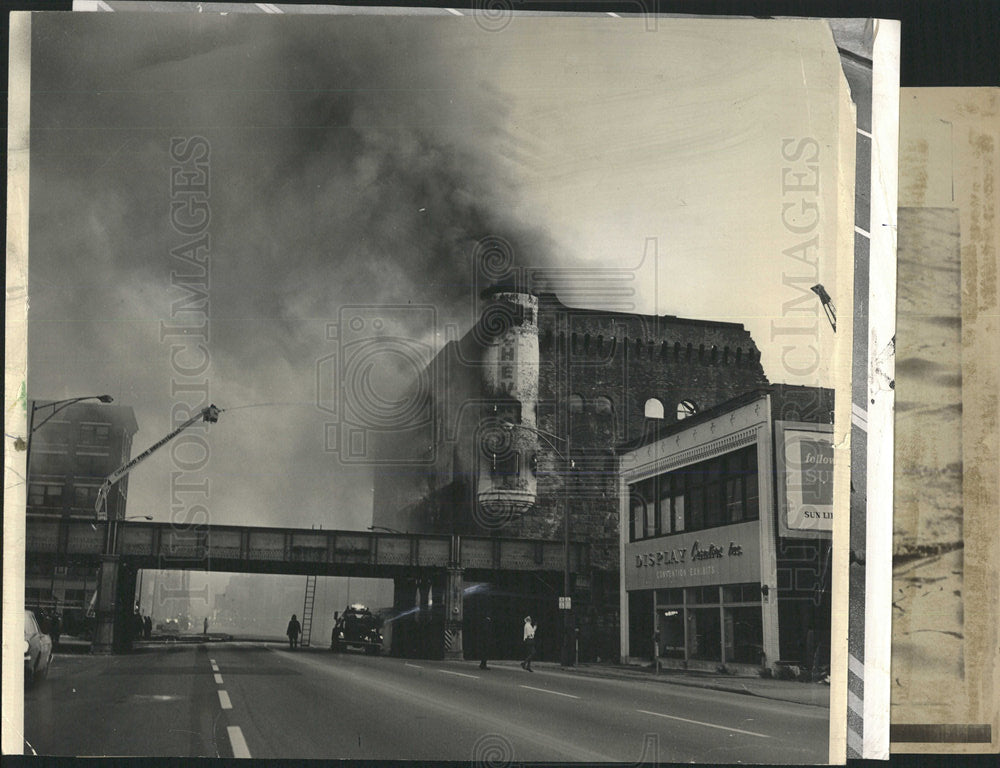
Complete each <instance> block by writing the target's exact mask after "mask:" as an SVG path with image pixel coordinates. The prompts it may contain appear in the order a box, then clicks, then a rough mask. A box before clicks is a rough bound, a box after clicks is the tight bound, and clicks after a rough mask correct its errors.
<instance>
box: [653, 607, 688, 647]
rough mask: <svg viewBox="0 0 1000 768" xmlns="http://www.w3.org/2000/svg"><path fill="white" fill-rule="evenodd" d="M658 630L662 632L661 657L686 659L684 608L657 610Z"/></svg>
mask: <svg viewBox="0 0 1000 768" xmlns="http://www.w3.org/2000/svg"><path fill="white" fill-rule="evenodd" d="M656 618H657V624H658V626H657V628H658V630H659V632H660V656H661V657H662V658H667V659H683V658H684V607H683V606H676V607H670V608H657V611H656Z"/></svg>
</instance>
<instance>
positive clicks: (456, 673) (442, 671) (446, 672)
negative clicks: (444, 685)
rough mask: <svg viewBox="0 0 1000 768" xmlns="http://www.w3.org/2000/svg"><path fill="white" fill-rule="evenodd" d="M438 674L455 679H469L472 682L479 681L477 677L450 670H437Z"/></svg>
mask: <svg viewBox="0 0 1000 768" xmlns="http://www.w3.org/2000/svg"><path fill="white" fill-rule="evenodd" d="M438 672H441V673H442V674H445V675H456V676H457V677H471V678H472V679H473V680H478V679H479V675H467V674H465V673H464V672H452V671H451V670H450V669H439V670H438Z"/></svg>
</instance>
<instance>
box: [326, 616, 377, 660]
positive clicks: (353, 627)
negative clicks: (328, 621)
mask: <svg viewBox="0 0 1000 768" xmlns="http://www.w3.org/2000/svg"><path fill="white" fill-rule="evenodd" d="M333 622H334V623H333V633H332V635H331V637H330V650H332V651H334V652H335V653H341V652H343V651H346V650H348V649H349V648H360V649H362V650H364V652H365V653H367V654H369V655H372V656H375V655H377V654H379V653H381V651H382V631H381V627H380V626H379V620H378V618H377V617H376V616H375V615H374V614H373V613H372V612H371V611H370V610H368V608H367V606H364V605H361V604H360V603H355V604H353V605H349V606H347V608H345V609H344V612H343V613H339V612H337V611H334V614H333Z"/></svg>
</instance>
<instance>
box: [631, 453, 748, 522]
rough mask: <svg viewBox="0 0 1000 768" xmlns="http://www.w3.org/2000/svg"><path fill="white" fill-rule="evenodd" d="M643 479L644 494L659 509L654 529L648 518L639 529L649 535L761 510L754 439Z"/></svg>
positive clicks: (740, 517)
mask: <svg viewBox="0 0 1000 768" xmlns="http://www.w3.org/2000/svg"><path fill="white" fill-rule="evenodd" d="M642 483H643V484H646V485H645V486H644V489H643V491H642V497H643V498H644V499H646V498H655V499H656V500H657V505H656V506H657V513H658V514H657V524H656V528H655V532H654V533H647V531H648V530H649V529H648V525H647V524H646V523H645V518H644V522H643V524H642V527H641V529H640V530H641V531H643V533H644V534H645V536H650V535H657V536H662V535H666V534H670V533H680V532H681V531H685V530H687V531H696V530H699V529H702V528H715V527H717V526H721V525H730V524H732V523H743V522H747V521H750V520H757V519H758V518H759V516H760V499H759V493H758V480H757V446H756V445H751V446H747V447H746V448H742V449H740V450H738V451H733V452H732V453H728V454H726V455H724V456H719V457H716V458H714V459H709V460H707V461H702V462H699V463H697V464H692V465H689V466H687V467H683V468H682V469H678V470H675V471H673V472H668V473H666V474H663V475H659V476H658V477H656V478H650V479H648V480H644V481H642ZM654 483H655V487H654ZM649 494H652V496H650V495H649ZM645 536H644V537H645Z"/></svg>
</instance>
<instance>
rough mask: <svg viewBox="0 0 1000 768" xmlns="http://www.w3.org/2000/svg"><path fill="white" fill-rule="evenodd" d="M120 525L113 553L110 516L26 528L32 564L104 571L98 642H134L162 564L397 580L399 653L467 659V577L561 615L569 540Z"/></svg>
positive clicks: (582, 560) (99, 645)
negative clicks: (144, 586)
mask: <svg viewBox="0 0 1000 768" xmlns="http://www.w3.org/2000/svg"><path fill="white" fill-rule="evenodd" d="M111 524H112V525H113V526H116V527H117V532H115V531H112V536H111V537H110V540H113V541H115V545H114V553H113V554H109V553H107V552H106V549H107V541H108V540H109V536H108V533H109V532H108V531H107V528H106V526H107V525H108V522H107V521H101V522H97V523H94V522H92V521H90V520H86V519H74V518H55V517H43V516H34V515H32V516H29V517H28V518H27V521H26V530H25V556H26V561H27V563H28V565H29V567H32V568H38V569H40V570H41V569H51V568H55V567H58V566H64V565H65V564H66V563H68V562H72V563H73V564H74V565H77V566H80V565H82V566H84V567H90V566H92V567H93V568H95V569H100V584H101V588H100V590H99V593H98V599H97V605H96V611H97V622H98V630H97V636H96V637H95V640H94V649H95V651H97V652H110V651H112V650H120V649H123V648H124V647H126V646H127V640H126V638H127V636H128V634H129V633H128V627H129V622H130V621H131V613H132V610H133V599H134V595H135V588H136V581H137V577H138V574H139V571H141V570H144V569H160V570H190V571H215V572H224V573H259V574H285V575H306V576H308V575H314V576H354V577H368V578H380V579H392V580H393V583H394V590H393V592H394V600H393V602H394V608H395V612H396V613H397V614H399V615H401V616H404V617H407V618H406V619H403V620H400V621H399V622H398V625H399V626H395V627H394V630H393V631H394V637H395V636H397V633H398V636H403V635H405V636H406V638H407V642H406V643H401V642H396V641H395V640H394V643H393V652H394V653H401V654H404V655H420V656H440V655H444V656H446V657H461V656H462V654H463V630H465V633H466V634H467V633H468V629H469V622H467V621H466V620H465V619H466V616H465V606H464V600H465V596H466V593H467V592H468V589H467V585H469V584H480V583H490V584H502V585H504V586H503V588H502V589H501V590H500V591H501V592H502V593H503V595H502V596H501V597H506V598H507V599H508V602H510V601H511V600H513V601H514V603H515V605H514V606H513V607H512V608H511V612H512V614H511V615H512V616H513V615H516V614H520V615H521V616H523V615H524V613H526V612H531V611H532V610H534V611H535V613H534V614H533V615H537V614H538V613H542V614H543V615H546V614H549V615H553V616H554V615H555V610H554V607H555V605H556V603H557V599H558V593H559V585H560V584H561V578H562V572H563V567H564V558H565V554H564V548H563V542H562V541H544V540H537V539H517V538H506V537H502V536H459V535H439V534H417V533H387V532H375V531H341V530H316V529H297V528H264V527H249V526H233V525H197V526H191V525H175V524H171V523H155V522H141V521H140V522H132V521H129V522H123V521H118V522H117V523H115V522H112V523H111ZM586 559H587V546H586V545H585V544H583V543H579V542H570V545H569V570H570V573H579V572H581V570H586V568H587V565H588V563H587V562H586ZM518 585H521V587H520V588H519V587H518ZM549 603H551V606H550V605H549ZM536 606H538V607H536ZM552 626H554V624H553V625H552ZM473 631H474V630H473ZM516 631H517V632H518V633H519V632H520V627H519V626H517V627H516Z"/></svg>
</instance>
